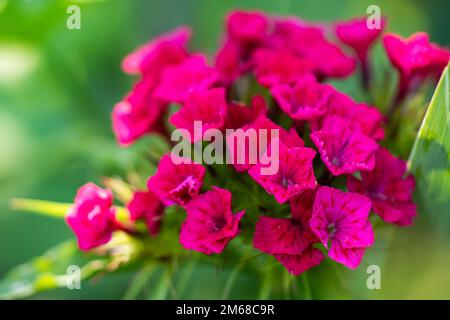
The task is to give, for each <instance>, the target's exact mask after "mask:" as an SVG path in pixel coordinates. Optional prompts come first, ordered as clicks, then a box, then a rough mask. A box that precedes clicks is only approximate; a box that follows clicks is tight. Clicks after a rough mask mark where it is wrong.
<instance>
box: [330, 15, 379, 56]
mask: <svg viewBox="0 0 450 320" xmlns="http://www.w3.org/2000/svg"><path fill="white" fill-rule="evenodd" d="M380 22H381V24H380V28H373V29H369V28H368V27H367V17H362V18H356V19H353V20H350V21H344V22H339V23H337V24H336V26H335V32H336V36H337V37H338V38H339V40H340V41H342V42H343V43H345V44H346V45H348V46H349V47H350V48H352V49H353V50H354V51H355V53H356V55H357V56H358V58H359V59H360V60H361V61H365V60H366V59H367V55H368V51H369V49H370V47H371V46H372V45H373V43H374V42H375V40H377V38H378V37H379V36H380V34H381V33H382V32H383V29H384V27H385V25H386V19H384V18H382V19H381V21H380Z"/></svg>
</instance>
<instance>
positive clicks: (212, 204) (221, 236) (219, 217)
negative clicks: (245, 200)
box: [180, 187, 245, 254]
mask: <svg viewBox="0 0 450 320" xmlns="http://www.w3.org/2000/svg"><path fill="white" fill-rule="evenodd" d="M186 213H187V217H186V220H185V221H184V223H183V225H182V227H181V233H180V243H181V244H182V245H183V247H184V248H186V249H188V250H195V251H199V252H202V253H204V254H212V253H221V252H222V251H223V249H224V248H225V247H226V245H227V244H228V242H229V241H230V240H232V239H233V238H234V237H236V236H237V234H238V233H239V221H240V220H241V218H242V216H243V215H244V213H245V210H243V211H240V212H238V213H236V214H233V212H232V211H231V192H229V191H228V190H226V189H221V188H218V187H213V188H212V190H210V191H208V192H206V193H204V194H202V195H200V196H198V197H197V198H195V199H193V200H192V201H191V202H190V203H189V204H188V205H187V206H186Z"/></svg>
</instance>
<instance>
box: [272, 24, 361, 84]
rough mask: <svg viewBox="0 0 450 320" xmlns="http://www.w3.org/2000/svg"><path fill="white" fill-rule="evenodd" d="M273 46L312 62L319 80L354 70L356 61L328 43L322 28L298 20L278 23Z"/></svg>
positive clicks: (345, 75)
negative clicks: (287, 49) (285, 49)
mask: <svg viewBox="0 0 450 320" xmlns="http://www.w3.org/2000/svg"><path fill="white" fill-rule="evenodd" d="M270 43H271V44H272V45H274V46H276V47H279V48H290V49H291V50H293V51H294V52H295V53H296V54H297V55H298V56H299V57H301V58H304V59H308V60H310V61H311V62H312V63H313V65H314V73H315V74H316V76H317V77H318V79H320V80H322V79H324V78H329V77H337V78H342V77H347V76H349V75H350V74H351V73H352V72H353V71H354V69H355V60H354V59H353V58H351V57H348V56H347V55H345V54H344V52H343V51H342V50H341V49H340V48H339V47H338V46H337V45H336V44H334V43H332V42H330V41H328V40H327V39H326V38H325V34H324V30H323V28H322V27H319V26H314V25H309V24H307V23H305V22H303V21H300V20H298V19H292V18H290V19H283V20H278V21H276V23H275V30H274V34H273V36H272V37H271V39H270Z"/></svg>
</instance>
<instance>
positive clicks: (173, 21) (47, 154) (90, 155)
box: [0, 0, 450, 299]
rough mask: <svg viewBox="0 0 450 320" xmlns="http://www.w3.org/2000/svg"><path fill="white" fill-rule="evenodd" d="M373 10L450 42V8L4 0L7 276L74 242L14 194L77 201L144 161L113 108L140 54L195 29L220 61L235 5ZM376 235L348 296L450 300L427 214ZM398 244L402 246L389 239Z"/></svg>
mask: <svg viewBox="0 0 450 320" xmlns="http://www.w3.org/2000/svg"><path fill="white" fill-rule="evenodd" d="M72 3H76V4H78V5H79V6H80V8H81V30H68V29H67V28H66V19H67V17H68V14H67V13H66V8H67V6H68V5H69V4H72ZM369 4H377V5H379V6H380V8H381V12H382V14H383V15H385V16H387V17H388V20H389V25H388V30H389V31H394V32H396V33H399V34H402V35H404V36H408V35H410V34H411V33H414V32H417V31H426V32H428V33H429V34H430V37H431V39H432V41H434V42H437V43H439V44H441V45H446V46H448V45H449V44H450V39H449V38H450V37H449V35H450V28H449V21H448V12H450V2H449V1H447V0H442V1H436V0H434V1H422V0H395V1H392V0H386V1H361V0H333V1H317V0H311V1H309V0H308V1H307V0H291V1H288V0H277V1H269V0H267V1H266V0H253V1H251V0H214V1H211V0H163V1H154V0H149V1H146V0H109V1H107V0H104V1H100V0H98V1H92V0H91V1H88V0H85V1H63V0H0V278H1V276H2V275H4V274H5V273H6V272H7V271H8V270H9V269H10V268H12V267H13V266H15V265H17V264H19V263H21V262H24V261H26V260H28V259H29V258H31V257H33V256H36V255H39V254H41V253H42V252H44V251H45V250H46V249H47V248H49V247H52V246H54V245H55V244H57V243H59V242H61V241H62V240H65V239H69V238H72V237H73V236H72V233H71V232H70V230H69V229H68V228H67V227H66V226H65V224H64V223H61V221H58V220H55V219H51V218H45V217H40V216H35V215H32V214H27V213H22V212H13V211H11V210H10V209H9V208H8V201H9V199H10V198H12V197H27V198H39V199H49V200H55V201H61V202H68V201H71V200H72V199H73V197H74V194H75V191H76V189H77V188H78V187H79V186H80V185H82V184H84V183H85V182H86V181H91V180H92V181H95V182H99V179H100V177H102V176H105V175H114V174H118V173H121V172H123V171H124V170H126V169H128V168H129V167H130V166H132V165H133V163H134V161H135V158H136V155H135V153H134V152H133V148H131V149H122V148H120V147H118V146H117V145H116V143H115V140H114V137H113V134H112V132H111V129H110V111H111V109H112V106H113V105H114V103H116V102H117V101H119V100H120V99H121V98H122V97H123V96H124V94H126V93H127V91H128V90H129V89H130V86H131V84H132V82H133V79H132V78H131V77H129V76H126V75H125V74H123V72H122V71H121V69H120V63H121V59H122V58H123V57H124V56H125V55H126V54H127V53H129V52H130V51H131V50H133V49H134V48H135V47H136V46H138V45H140V44H142V43H144V42H146V41H148V40H149V39H150V38H152V37H154V36H156V35H158V34H159V33H163V32H165V31H168V30H170V29H172V28H174V27H176V26H179V25H181V24H186V25H189V26H191V27H192V29H193V32H194V37H193V41H192V42H191V44H190V46H191V48H192V49H194V50H196V51H205V52H207V53H209V54H212V53H213V52H214V50H215V49H216V48H217V45H218V43H219V40H220V36H221V31H222V26H223V18H224V16H225V14H226V13H227V12H228V11H230V10H232V9H259V10H263V11H265V12H267V13H272V14H280V15H293V16H299V17H301V18H303V19H307V20H311V21H332V20H337V19H347V18H351V17H355V16H362V15H365V14H366V8H367V6H368V5H369ZM378 50H379V51H381V50H380V49H379V48H378ZM375 72H376V71H375ZM442 214H446V215H448V214H449V212H442ZM447 221H448V219H447ZM444 229H445V228H444ZM445 230H448V228H447V229H445ZM442 233H445V232H442ZM387 235H389V237H388V236H387ZM377 238H378V239H381V240H379V241H378V242H377V243H376V244H375V247H374V248H372V249H370V250H368V253H367V257H366V258H365V260H364V264H363V265H362V267H361V268H360V269H358V270H357V271H342V273H343V276H342V279H341V280H342V281H341V282H342V283H340V284H338V286H341V287H342V288H343V289H342V290H344V291H345V292H346V293H347V294H348V295H349V296H351V297H354V298H450V239H449V236H448V234H443V235H441V233H437V232H436V230H435V228H434V225H433V224H432V223H431V222H430V221H428V220H427V218H426V217H423V216H421V217H420V218H419V220H418V223H417V224H416V226H414V227H412V228H406V229H398V228H392V227H389V226H388V227H385V228H383V229H382V230H380V231H377ZM388 238H389V239H393V240H390V241H389V242H387V241H384V240H383V239H388ZM380 259H384V260H383V268H382V290H372V291H371V290H368V289H367V287H366V278H367V274H366V268H365V266H367V265H369V264H373V263H380ZM330 272H331V271H330ZM311 274H312V278H311V283H310V284H311V286H312V287H313V291H315V290H317V291H320V290H322V291H324V292H325V293H324V294H323V297H325V298H326V297H330V298H334V297H338V298H339V297H341V296H340V295H339V294H336V295H335V294H332V293H331V292H332V291H333V290H334V289H329V288H330V287H331V286H332V284H329V283H323V282H320V281H319V280H317V282H314V272H312V273H311ZM132 276H133V274H132V272H125V273H121V274H116V275H112V276H107V277H106V278H104V279H101V281H98V282H97V283H95V284H94V283H92V281H91V282H88V283H86V284H85V285H84V286H83V290H73V291H69V290H58V291H54V292H49V293H45V294H41V295H39V296H38V297H39V298H97V299H106V298H122V297H123V295H124V292H125V291H126V288H127V287H128V285H129V282H130V279H131V277H132ZM228 276H229V274H228V273H227V272H223V273H217V272H216V270H215V269H214V268H213V267H207V266H205V267H198V268H197V269H196V271H195V273H194V278H195V279H198V281H193V284H192V285H191V286H190V287H189V290H188V293H187V294H186V295H187V296H186V297H188V298H220V297H221V294H222V291H223V287H224V285H225V282H226V279H227V277H228ZM257 285H259V284H256V283H253V282H252V279H249V278H246V277H245V275H242V276H240V279H239V286H238V288H237V289H236V290H234V291H233V293H232V295H231V297H233V298H255V296H253V295H252V292H253V291H252V290H251V288H252V287H255V286H257ZM205 290H206V291H205ZM327 290H331V291H330V294H329V295H327ZM205 292H208V294H207V296H205Z"/></svg>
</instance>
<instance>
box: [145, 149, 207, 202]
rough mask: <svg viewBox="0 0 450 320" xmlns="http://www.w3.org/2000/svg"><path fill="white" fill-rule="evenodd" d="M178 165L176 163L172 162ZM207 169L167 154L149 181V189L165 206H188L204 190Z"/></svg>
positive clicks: (188, 160)
mask: <svg viewBox="0 0 450 320" xmlns="http://www.w3.org/2000/svg"><path fill="white" fill-rule="evenodd" d="M172 159H174V161H175V162H176V163H174V162H173V161H172ZM204 176H205V168H204V167H203V166H202V165H200V164H198V163H195V162H193V161H191V160H190V159H186V158H180V157H178V156H176V155H173V154H172V155H170V154H166V155H164V156H163V157H162V158H161V160H160V161H159V165H158V170H157V171H156V174H155V175H154V176H153V177H151V178H150V179H149V181H148V188H149V189H150V190H151V191H153V192H154V193H155V194H156V195H157V196H158V197H159V198H160V199H161V201H162V202H163V203H164V204H165V205H172V204H174V203H176V204H179V205H181V206H184V205H186V204H187V203H189V201H191V200H192V199H193V198H195V197H196V196H197V195H198V194H199V192H200V189H201V188H202V185H203V178H204Z"/></svg>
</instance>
